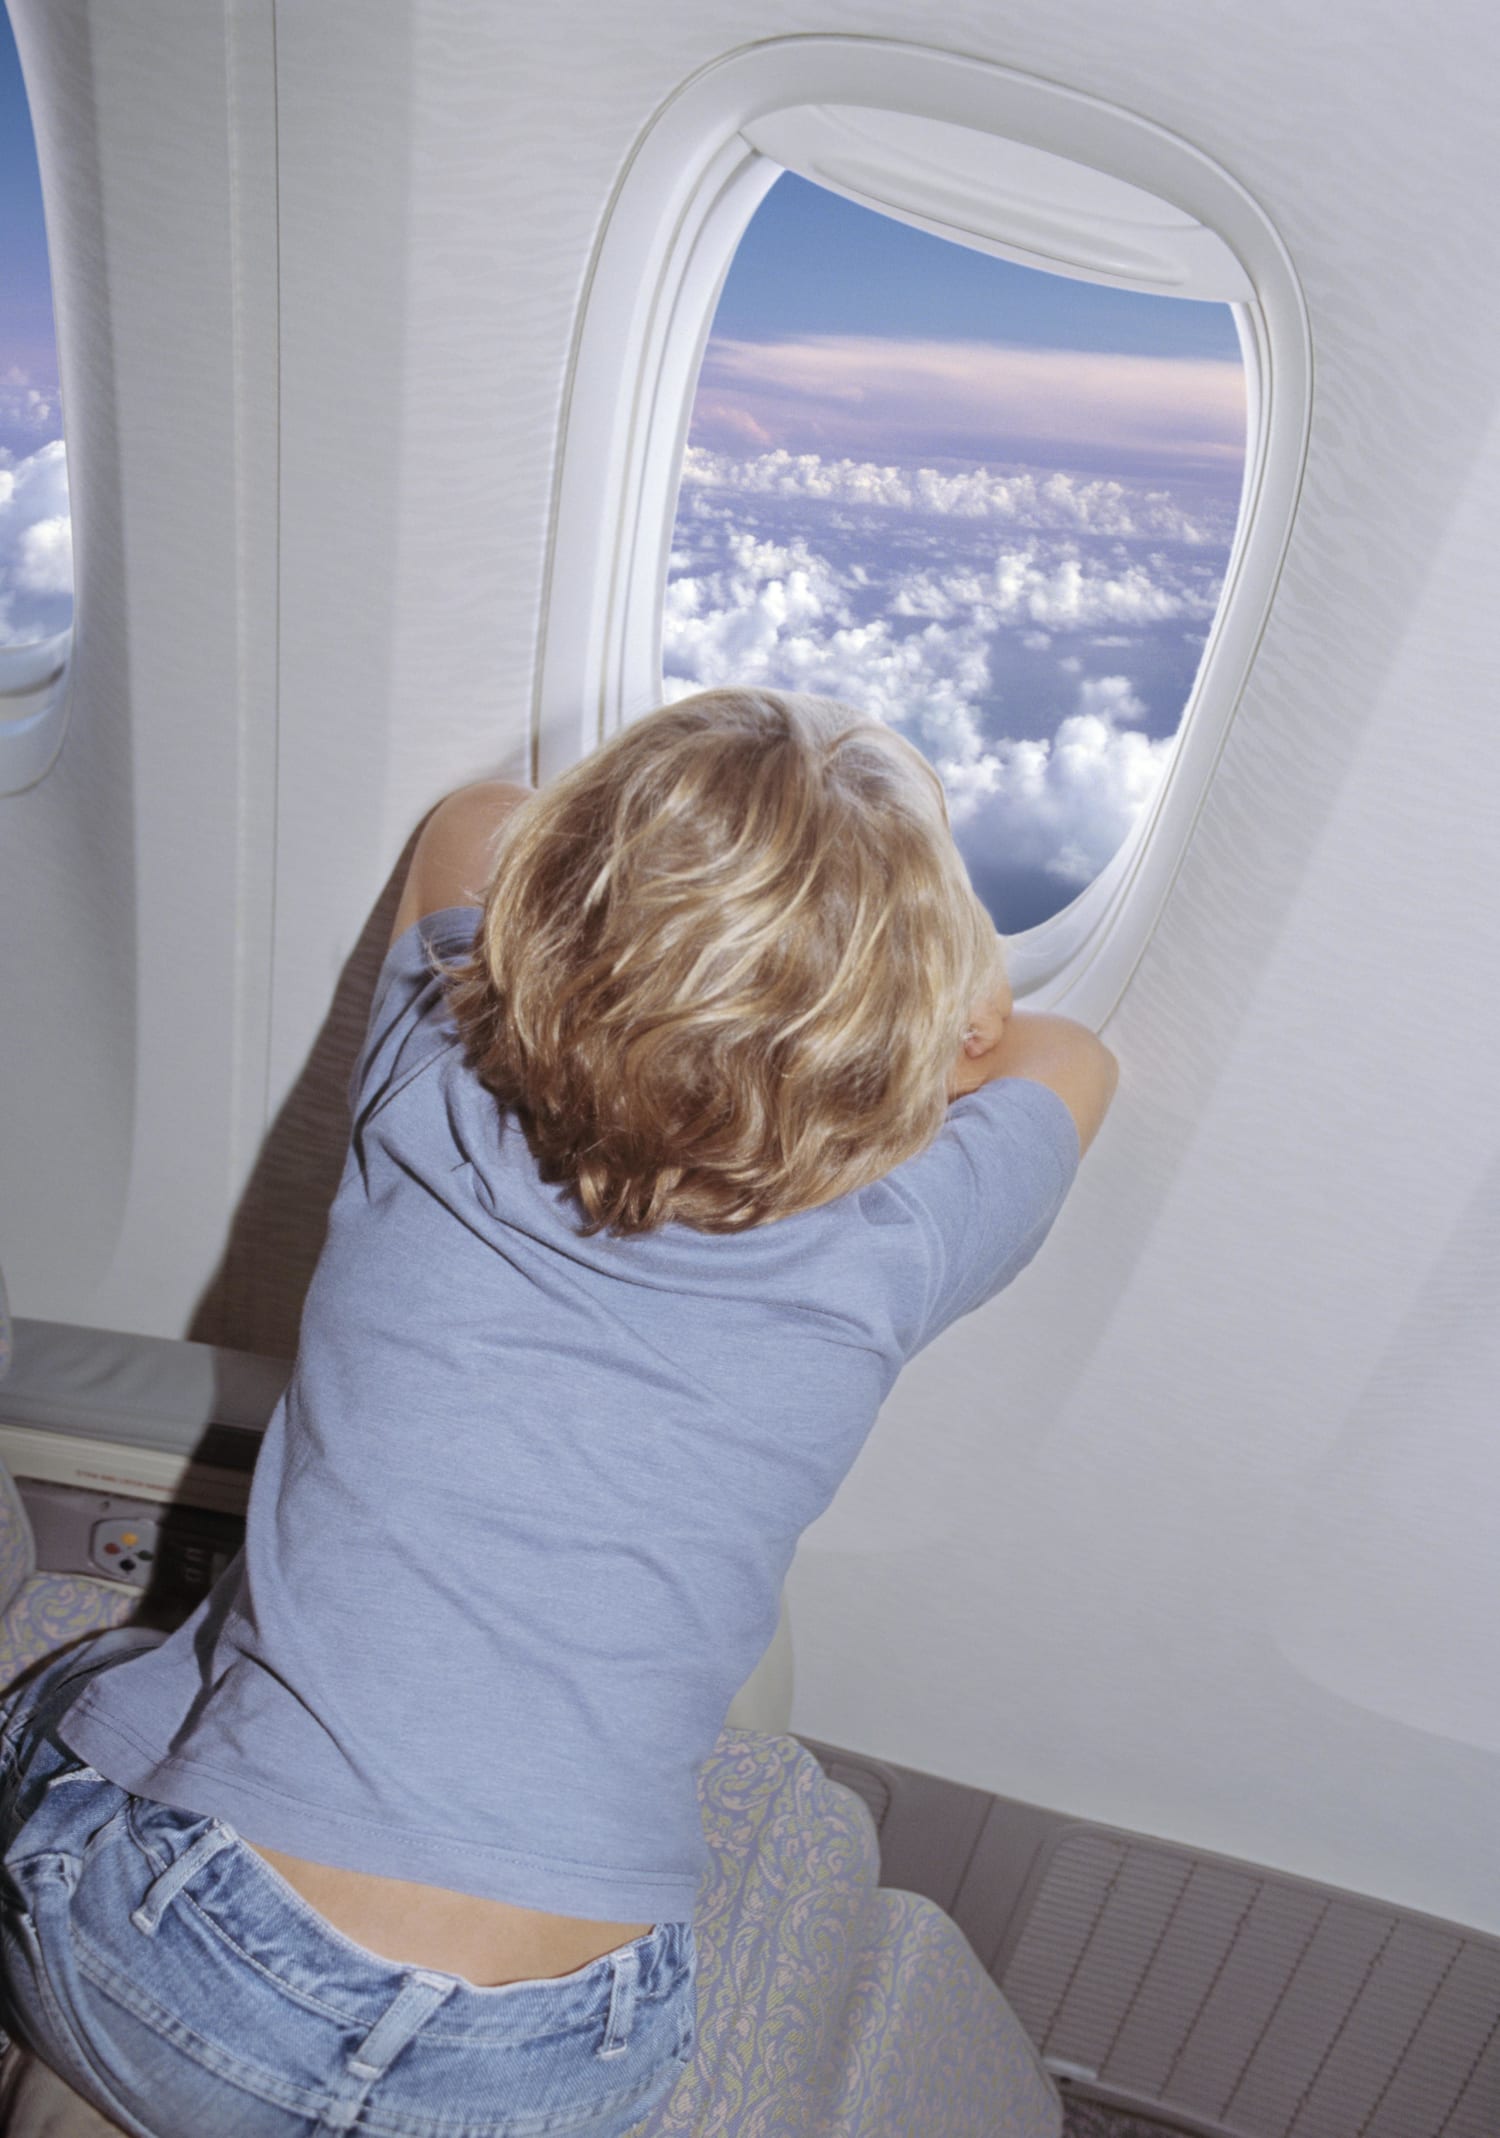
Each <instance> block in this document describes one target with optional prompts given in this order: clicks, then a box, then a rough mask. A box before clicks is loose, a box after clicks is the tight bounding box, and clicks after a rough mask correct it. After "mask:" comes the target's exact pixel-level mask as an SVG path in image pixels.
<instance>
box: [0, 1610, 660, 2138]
mask: <svg viewBox="0 0 1500 2138" xmlns="http://www.w3.org/2000/svg"><path fill="white" fill-rule="evenodd" d="M161 1638H163V1636H162V1635H161V1634H160V1633H153V1632H151V1631H148V1630H147V1629H144V1628H140V1627H130V1626H121V1627H116V1628H114V1629H113V1630H111V1631H109V1632H106V1633H103V1634H98V1635H95V1636H94V1637H92V1638H91V1639H89V1640H87V1641H82V1642H79V1643H78V1644H77V1645H76V1646H74V1647H72V1648H70V1649H68V1650H67V1651H66V1652H64V1653H63V1654H60V1655H58V1656H56V1657H55V1658H53V1659H52V1660H51V1661H50V1662H48V1663H46V1664H44V1665H43V1666H41V1668H40V1669H38V1670H35V1671H34V1672H33V1674H32V1675H31V1677H30V1678H29V1679H27V1680H26V1681H25V1682H24V1683H23V1684H21V1685H19V1686H12V1687H10V1688H9V1689H8V1690H7V1691H6V1692H4V1693H3V1694H0V2046H3V2036H4V2035H6V2034H8V2035H11V2036H14V2037H15V2038H16V2039H17V2040H19V2041H22V2042H24V2043H25V2044H26V2045H27V2046H28V2047H29V2048H30V2049H32V2050H34V2051H35V2052H36V2054H37V2055H38V2056H40V2057H41V2059H42V2061H43V2063H45V2064H49V2065H51V2067H52V2069H53V2070H54V2071H56V2072H58V2073H59V2074H60V2075H61V2076H62V2077H63V2078H65V2079H66V2080H67V2081H68V2082H69V2084H70V2085H71V2086H73V2087H74V2089H75V2090H76V2091H77V2092H78V2093H80V2094H82V2095H83V2096H84V2097H85V2098H86V2099H87V2100H89V2101H92V2102H93V2103H94V2105H95V2106H96V2107H97V2108H98V2109H99V2110H100V2111H101V2112H102V2113H103V2114H104V2115H105V2116H108V2117H110V2118H112V2119H113V2121H114V2122H116V2123H118V2124H119V2125H120V2126H121V2127H122V2128H123V2129H124V2130H126V2131H129V2132H132V2133H134V2134H136V2138H324V2134H328V2133H333V2132H343V2131H357V2132H358V2133H360V2134H361V2138H364V2134H366V2133H369V2134H371V2138H375V2134H379V2138H541V2134H543V2133H556V2134H557V2138H620V2134H621V2133H623V2132H625V2131H627V2130H629V2129H631V2128H632V2126H633V2125H635V2124H636V2123H637V2122H639V2121H640V2120H641V2119H642V2118H643V2117H645V2116H647V2115H648V2114H649V2113H650V2111H651V2110H652V2109H653V2108H655V2107H656V2106H657V2105H658V2104H659V2103H661V2102H662V2101H664V2100H665V2098H666V2096H667V2095H668V2094H669V2093H670V2092H671V2090H672V2087H673V2085H674V2084H675V2082H676V2080H677V2079H678V2077H679V2076H680V2075H681V2073H682V2070H683V2068H684V2066H685V2065H686V2063H687V2061H688V2058H689V2056H690V2054H691V2052H692V2047H693V2040H694V2035H695V2022H694V2008H695V1987H696V1960H697V1955H696V1951H695V1948H694V1943H693V1929H692V1925H691V1923H687V1922H674V1923H658V1924H657V1925H656V1927H655V1928H654V1929H653V1930H651V1931H649V1932H648V1933H647V1934H646V1935H645V1936H644V1937H640V1938H637V1939H636V1940H635V1941H634V1943H633V1944H630V1945H622V1946H619V1947H618V1948H617V1949H616V1950H615V1951H613V1952H609V1953H606V1954H604V1955H603V1957H602V1958H600V1959H597V1960H593V1961H590V1962H589V1964H588V1965H587V1966H585V1967H581V1968H579V1969H578V1970H577V1971H576V1972H575V1973H573V1974H571V1975H559V1976H556V1977H553V1978H550V1979H544V1980H536V1981H529V1982H511V1983H505V1984H502V1985H501V1986H500V1987H498V1988H492V1989H482V1988H478V1987H476V1986H475V1985H474V1984H473V1983H471V1982H467V1981H465V1980H464V1978H463V1977H462V1976H460V1975H446V1974H440V1973H438V1972H436V1971H435V1970H434V1969H432V1968H426V1967H413V1966H406V1965H403V1964H401V1963H399V1962H397V1961H394V1960H384V1959H382V1958H381V1957H380V1956H379V1955H378V1954H377V1953H373V1952H370V1951H368V1950H367V1949H366V1948H365V1947H364V1946H362V1945H356V1944H355V1943H354V1942H353V1941H352V1940H351V1939H349V1938H346V1937H344V1936H343V1934H342V1933H341V1932H339V1931H337V1930H335V1929H333V1928H332V1926H331V1925H330V1924H328V1923H326V1922H325V1921H324V1919H323V1917H322V1916H321V1915H319V1914H318V1913H317V1911H316V1910H315V1909H314V1908H312V1907H311V1906H310V1905H309V1904H308V1903H307V1902H306V1901H305V1900H303V1899H302V1897H301V1895H300V1894H298V1893H297V1892H296V1891H295V1890H294V1889H293V1887H291V1886H290V1885H288V1884H287V1882H286V1880H285V1879H283V1878H282V1877H281V1876H280V1874H279V1873H278V1872H276V1871H274V1870H272V1868H271V1866H270V1865H269V1864H268V1863H266V1862H265V1861H264V1859H263V1858H262V1857H260V1856H258V1855H257V1854H256V1852H255V1850H254V1849H252V1848H250V1847H249V1846H248V1845H247V1844H246V1843H245V1842H244V1841H242V1840H241V1839H240V1837H239V1835H238V1834H237V1833H236V1832H235V1831H234V1829H233V1828H232V1827H230V1826H226V1825H225V1824H224V1822H223V1821H222V1820H221V1819H212V1818H204V1817H202V1816H200V1815H199V1814H198V1813H196V1812H189V1811H177V1810H174V1809H173V1808H172V1807H171V1806H169V1805H165V1804H157V1803H154V1802H152V1801H151V1800H150V1799H149V1798H146V1797H138V1796H133V1795H132V1794H131V1793H130V1792H129V1791H128V1790H125V1789H120V1788H117V1787H116V1786H115V1784H114V1783H113V1782H108V1781H106V1780H104V1778H103V1777H102V1776H101V1775H100V1774H99V1773H98V1772H97V1771H96V1770H95V1769H94V1768H93V1767H90V1766H88V1765H86V1764H85V1763H84V1762H83V1761H82V1760H81V1759H80V1758H79V1757H78V1756H77V1755H76V1754H75V1753H73V1752H72V1751H70V1750H69V1748H68V1747H67V1745H66V1744H64V1743H63V1742H62V1741H61V1740H60V1739H59V1738H58V1736H57V1735H56V1730H57V1725H58V1723H59V1721H60V1720H61V1718H62V1716H63V1715H64V1714H65V1712H66V1710H67V1707H68V1705H69V1703H70V1701H72V1700H73V1699H75V1698H76V1697H77V1695H78V1693H79V1692H80V1691H81V1690H82V1688H83V1686H84V1684H85V1683H86V1682H87V1680H88V1679H89V1678H90V1677H91V1676H93V1674H94V1673H95V1672H96V1671H100V1670H107V1669H109V1668H111V1667H112V1666H113V1665H116V1664H120V1663H125V1662H128V1661H129V1659H130V1657H131V1656H132V1655H136V1654H139V1653H140V1652H141V1651H142V1650H143V1649H145V1648H148V1647H151V1646H153V1645H154V1644H155V1642H156V1641H158V1640H160V1639H161Z"/></svg>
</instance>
